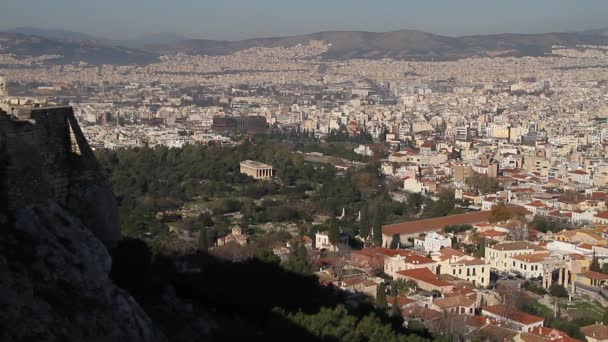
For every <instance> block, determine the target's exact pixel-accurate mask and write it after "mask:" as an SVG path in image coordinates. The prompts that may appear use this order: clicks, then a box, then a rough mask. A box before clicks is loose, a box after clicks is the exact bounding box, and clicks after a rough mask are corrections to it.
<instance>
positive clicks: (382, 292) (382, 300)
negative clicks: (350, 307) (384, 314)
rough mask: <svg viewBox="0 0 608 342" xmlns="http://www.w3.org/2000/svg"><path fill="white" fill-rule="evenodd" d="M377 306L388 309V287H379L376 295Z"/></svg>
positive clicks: (382, 284) (383, 285) (382, 285)
mask: <svg viewBox="0 0 608 342" xmlns="http://www.w3.org/2000/svg"><path fill="white" fill-rule="evenodd" d="M376 305H377V306H378V307H379V308H381V309H386V307H387V306H388V304H387V303H386V285H385V284H384V283H380V285H378V292H377V293H376Z"/></svg>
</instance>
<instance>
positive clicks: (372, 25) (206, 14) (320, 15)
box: [0, 0, 608, 40]
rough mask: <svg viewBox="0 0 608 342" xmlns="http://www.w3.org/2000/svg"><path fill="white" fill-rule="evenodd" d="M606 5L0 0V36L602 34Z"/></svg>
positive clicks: (443, 0) (502, 0)
mask: <svg viewBox="0 0 608 342" xmlns="http://www.w3.org/2000/svg"><path fill="white" fill-rule="evenodd" d="M607 19H608V0H214V1H211V0H2V1H1V4H0V30H6V29H11V28H15V27H23V26H28V27H37V28H52V29H63V30H70V31H76V32H83V33H88V34H92V35H95V36H98V37H103V38H111V39H130V38H134V37H137V36H139V35H144V34H150V33H159V32H176V33H180V34H183V35H186V36H188V37H191V38H201V39H222V40H224V39H225V40H237V39H246V38H254V37H269V36H288V35H295V34H305V33H313V32H318V31H326V30H363V31H392V30H400V29H416V30H422V31H427V32H432V33H436V34H443V35H450V36H460V35H471V34H492V33H538V32H555V31H575V30H586V29H595V28H603V27H608V20H607Z"/></svg>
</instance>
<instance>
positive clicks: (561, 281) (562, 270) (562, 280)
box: [557, 268, 564, 285]
mask: <svg viewBox="0 0 608 342" xmlns="http://www.w3.org/2000/svg"><path fill="white" fill-rule="evenodd" d="M557 283H558V284H560V285H564V269H563V268H560V269H559V278H558V281H557Z"/></svg>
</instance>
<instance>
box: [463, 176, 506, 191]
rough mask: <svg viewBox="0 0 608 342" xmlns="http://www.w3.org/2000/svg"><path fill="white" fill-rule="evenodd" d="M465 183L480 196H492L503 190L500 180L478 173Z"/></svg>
mask: <svg viewBox="0 0 608 342" xmlns="http://www.w3.org/2000/svg"><path fill="white" fill-rule="evenodd" d="M465 183H466V184H467V185H468V186H469V187H471V188H472V189H474V190H476V191H478V192H479V193H480V194H492V193H495V192H497V191H499V190H502V187H501V185H500V182H499V181H498V179H496V178H492V177H488V176H487V175H483V174H479V173H476V174H475V175H473V176H471V177H467V179H466V180H465Z"/></svg>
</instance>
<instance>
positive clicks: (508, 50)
mask: <svg viewBox="0 0 608 342" xmlns="http://www.w3.org/2000/svg"><path fill="white" fill-rule="evenodd" d="M310 40H322V41H324V42H326V43H328V44H331V47H330V49H329V51H328V52H327V53H326V54H325V55H324V57H326V58H369V59H380V58H394V59H403V60H455V59H459V58H467V57H476V56H478V57H484V56H494V57H496V56H543V55H545V54H548V53H551V46H552V45H566V46H572V45H577V44H602V45H608V37H607V36H602V35H600V34H595V33H586V32H584V33H542V34H496V35H477V36H464V37H447V36H441V35H436V34H432V33H427V32H421V31H414V30H401V31H392V32H364V31H326V32H319V33H313V34H308V35H299V36H291V37H273V38H257V39H247V40H241V41H218V40H201V39H191V40H185V41H181V42H179V43H177V44H170V45H159V46H152V47H147V49H148V50H150V51H154V52H157V53H160V54H166V53H177V52H182V53H188V54H206V55H222V54H228V53H233V52H236V51H240V50H243V49H247V48H252V47H278V46H293V45H296V44H300V43H302V44H307V43H308V42H309V41H310Z"/></svg>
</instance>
